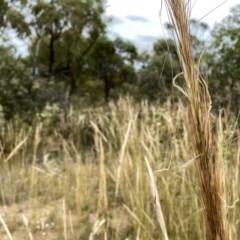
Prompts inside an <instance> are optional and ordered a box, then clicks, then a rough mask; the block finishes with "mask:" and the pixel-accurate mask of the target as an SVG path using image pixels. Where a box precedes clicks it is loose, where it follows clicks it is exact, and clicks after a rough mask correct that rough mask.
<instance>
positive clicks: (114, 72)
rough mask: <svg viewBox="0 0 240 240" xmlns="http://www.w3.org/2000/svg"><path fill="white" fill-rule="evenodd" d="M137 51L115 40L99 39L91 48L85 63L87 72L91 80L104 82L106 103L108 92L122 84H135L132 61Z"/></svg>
mask: <svg viewBox="0 0 240 240" xmlns="http://www.w3.org/2000/svg"><path fill="white" fill-rule="evenodd" d="M136 57H137V49H136V47H135V46H134V45H133V44H132V43H131V42H124V41H123V40H121V39H119V38H117V39H116V40H114V41H112V40H109V39H107V38H105V37H104V38H99V39H98V41H97V42H96V44H95V45H94V47H93V48H92V50H91V52H90V54H89V57H88V61H89V62H88V63H87V71H88V72H89V73H90V75H91V77H92V78H93V79H99V80H101V81H103V82H104V97H105V100H106V101H108V99H109V96H110V90H111V89H112V88H115V87H120V86H122V85H123V84H134V83H136V80H137V76H136V73H135V70H134V66H133V64H134V60H135V59H136Z"/></svg>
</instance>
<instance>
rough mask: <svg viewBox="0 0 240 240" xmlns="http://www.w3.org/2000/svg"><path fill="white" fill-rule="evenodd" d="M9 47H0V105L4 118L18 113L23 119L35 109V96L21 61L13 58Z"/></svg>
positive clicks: (9, 117)
mask: <svg viewBox="0 0 240 240" xmlns="http://www.w3.org/2000/svg"><path fill="white" fill-rule="evenodd" d="M11 50H12V49H11V48H3V47H1V48H0V54H1V61H0V105H1V106H2V107H3V113H4V116H5V118H7V119H11V118H13V116H14V115H15V114H19V115H21V116H22V117H24V118H25V119H27V118H28V117H29V114H30V113H32V112H33V111H35V110H36V109H35V108H36V105H35V98H36V97H37V95H36V93H35V90H34V89H33V84H32V81H31V79H30V78H29V73H28V72H27V70H26V68H25V66H24V64H23V62H22V61H21V60H18V59H15V58H14V57H13V55H12V54H11Z"/></svg>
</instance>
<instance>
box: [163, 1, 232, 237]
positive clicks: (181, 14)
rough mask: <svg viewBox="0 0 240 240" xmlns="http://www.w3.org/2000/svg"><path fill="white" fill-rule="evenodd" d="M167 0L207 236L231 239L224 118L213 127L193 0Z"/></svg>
mask: <svg viewBox="0 0 240 240" xmlns="http://www.w3.org/2000/svg"><path fill="white" fill-rule="evenodd" d="M165 2H166V5H167V10H168V13H169V17H170V20H171V22H172V24H173V26H174V30H175V40H176V45H177V50H178V56H179V59H180V62H181V65H182V69H183V75H184V79H185V81H184V84H183V85H184V87H183V88H182V92H184V93H185V95H186V97H187V98H188V103H189V104H188V106H189V115H188V120H189V132H190V134H191V139H192V141H193V143H194V144H193V151H194V152H195V154H196V160H195V162H196V166H197V172H198V178H199V182H200V188H201V190H200V192H201V197H202V201H203V207H204V212H205V217H206V229H207V239H209V240H216V239H219V240H229V239H231V238H232V237H231V233H230V232H229V228H228V219H227V211H226V197H225V173H224V161H223V158H222V149H221V145H222V129H221V118H219V123H215V124H214V125H215V127H216V129H215V131H214V130H213V126H214V125H213V121H212V119H211V114H210V110H211V97H210V95H209V91H208V86H207V84H206V82H205V81H204V79H202V78H201V76H200V74H199V71H198V69H197V66H196V63H195V62H194V58H193V55H192V45H191V39H190V23H189V19H190V11H191V9H192V6H191V1H187V0H178V1H175V0H166V1H165ZM189 140H190V139H189Z"/></svg>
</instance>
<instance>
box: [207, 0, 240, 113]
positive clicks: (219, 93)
mask: <svg viewBox="0 0 240 240" xmlns="http://www.w3.org/2000/svg"><path fill="white" fill-rule="evenodd" d="M239 28H240V4H238V5H236V6H235V7H234V8H232V10H231V13H230V15H229V16H227V17H226V18H225V19H223V21H222V22H221V23H219V24H217V25H216V26H215V28H214V31H213V33H212V35H213V46H212V48H211V51H210V54H209V58H208V63H209V66H211V68H210V70H211V78H212V79H211V81H210V84H211V87H212V89H214V92H213V94H214V99H215V100H216V101H215V102H216V103H217V104H221V105H222V106H226V105H227V104H230V106H231V107H232V108H233V109H234V110H236V111H237V112H238V111H239V106H238V104H236V103H238V102H239V100H240V38H239Z"/></svg>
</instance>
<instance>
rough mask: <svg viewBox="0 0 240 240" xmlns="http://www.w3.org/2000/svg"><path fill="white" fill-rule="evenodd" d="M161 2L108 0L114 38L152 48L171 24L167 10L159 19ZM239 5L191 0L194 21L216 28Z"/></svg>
mask: <svg viewBox="0 0 240 240" xmlns="http://www.w3.org/2000/svg"><path fill="white" fill-rule="evenodd" d="M161 1H162V0H108V7H107V15H109V16H113V22H112V24H111V25H110V27H109V31H110V32H111V35H113V36H121V37H123V38H126V39H129V40H132V41H134V42H135V43H136V44H137V45H138V46H140V47H144V48H150V47H151V46H152V43H153V42H154V41H155V40H156V39H158V38H159V37H161V36H164V32H163V27H162V24H164V23H165V22H167V21H168V19H167V15H166V12H165V11H164V9H163V10H162V11H161V16H159V12H160V8H161ZM237 3H240V2H239V0H227V1H224V0H195V1H194V0H192V4H194V5H193V10H192V18H196V19H201V18H203V19H202V21H204V22H207V23H208V24H209V25H210V26H211V27H213V26H214V24H215V23H216V22H220V21H221V20H222V19H223V18H224V17H225V16H227V15H228V14H229V10H230V8H231V7H233V6H234V5H236V4H237ZM221 4H222V5H221ZM220 5H221V6H220ZM204 16H205V17H204Z"/></svg>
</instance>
